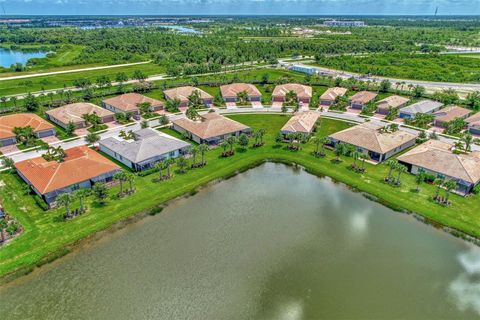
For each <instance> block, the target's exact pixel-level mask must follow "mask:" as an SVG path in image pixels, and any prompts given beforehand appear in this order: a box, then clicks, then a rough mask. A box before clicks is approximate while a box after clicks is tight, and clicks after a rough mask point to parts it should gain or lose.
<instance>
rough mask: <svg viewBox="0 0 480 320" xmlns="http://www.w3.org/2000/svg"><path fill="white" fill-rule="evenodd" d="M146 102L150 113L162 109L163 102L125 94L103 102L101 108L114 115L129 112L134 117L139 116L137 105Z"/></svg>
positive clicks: (136, 94) (133, 94)
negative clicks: (150, 107)
mask: <svg viewBox="0 0 480 320" xmlns="http://www.w3.org/2000/svg"><path fill="white" fill-rule="evenodd" d="M145 102H148V103H150V104H151V106H152V111H158V110H162V109H163V102H162V101H159V100H155V99H152V98H149V97H146V96H144V95H141V94H138V93H125V94H122V95H119V96H116V97H113V98H110V99H106V100H103V107H104V108H106V109H107V110H110V111H112V112H114V113H126V112H131V113H132V114H134V115H140V109H138V105H139V104H141V103H145Z"/></svg>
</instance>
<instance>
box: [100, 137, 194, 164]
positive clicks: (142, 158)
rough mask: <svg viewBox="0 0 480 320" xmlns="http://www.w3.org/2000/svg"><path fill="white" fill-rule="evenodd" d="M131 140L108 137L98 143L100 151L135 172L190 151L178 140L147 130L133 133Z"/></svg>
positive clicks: (188, 146)
mask: <svg viewBox="0 0 480 320" xmlns="http://www.w3.org/2000/svg"><path fill="white" fill-rule="evenodd" d="M133 135H134V138H133V139H132V140H125V139H122V138H119V137H109V138H107V139H104V140H101V141H100V142H99V145H100V151H102V152H104V153H106V154H108V155H109V156H110V157H112V158H114V159H116V160H118V161H120V162H121V163H123V164H124V165H126V166H128V167H129V168H132V169H133V170H135V171H141V170H145V169H148V168H151V167H153V166H154V165H155V163H157V162H159V161H162V160H164V159H167V158H177V157H178V156H181V155H183V154H185V153H186V152H187V151H188V150H189V149H190V144H188V143H186V142H185V141H182V140H180V139H177V138H174V137H172V136H169V135H167V134H165V133H161V132H159V131H157V130H154V129H151V128H147V129H141V130H138V131H135V132H133Z"/></svg>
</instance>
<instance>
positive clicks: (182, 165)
mask: <svg viewBox="0 0 480 320" xmlns="http://www.w3.org/2000/svg"><path fill="white" fill-rule="evenodd" d="M177 166H178V169H179V170H180V173H185V172H186V168H187V166H188V162H187V160H186V159H185V158H184V157H179V158H178V159H177Z"/></svg>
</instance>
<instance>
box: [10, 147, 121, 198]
mask: <svg viewBox="0 0 480 320" xmlns="http://www.w3.org/2000/svg"><path fill="white" fill-rule="evenodd" d="M65 154H66V155H65V158H64V160H63V161H62V162H57V161H46V160H45V159H44V158H43V157H38V158H33V159H29V160H25V161H21V162H17V163H15V167H16V169H17V172H18V175H19V176H20V177H21V178H22V179H23V180H24V181H25V182H26V183H27V184H28V185H30V186H31V187H32V189H33V191H35V193H36V194H37V195H39V196H40V197H42V198H43V199H44V200H45V202H46V203H48V204H49V205H50V204H51V203H52V202H54V201H55V199H56V197H57V196H58V195H59V194H62V193H66V192H72V191H75V190H77V189H79V188H90V187H91V186H92V185H93V184H94V183H96V182H108V181H111V180H112V178H113V175H114V174H115V173H116V172H117V171H119V170H120V167H119V166H118V165H116V164H115V163H113V162H112V161H110V160H108V159H107V158H105V157H102V156H101V155H100V154H99V153H98V152H96V151H94V150H92V149H90V148H88V147H87V146H79V147H75V148H71V149H67V150H65Z"/></svg>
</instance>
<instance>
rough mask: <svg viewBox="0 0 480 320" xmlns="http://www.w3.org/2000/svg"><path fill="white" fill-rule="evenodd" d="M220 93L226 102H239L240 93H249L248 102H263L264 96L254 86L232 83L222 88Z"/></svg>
mask: <svg viewBox="0 0 480 320" xmlns="http://www.w3.org/2000/svg"><path fill="white" fill-rule="evenodd" d="M220 92H221V94H222V97H223V99H224V100H225V102H237V95H238V94H239V93H240V92H246V93H247V99H248V101H261V100H262V94H261V93H260V91H259V90H258V89H257V87H255V86H254V85H253V84H249V83H232V84H226V85H223V86H220Z"/></svg>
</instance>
